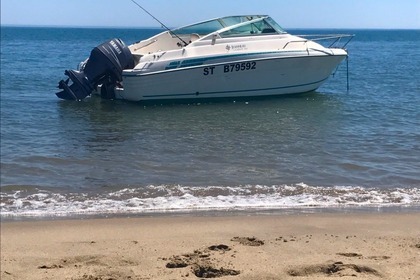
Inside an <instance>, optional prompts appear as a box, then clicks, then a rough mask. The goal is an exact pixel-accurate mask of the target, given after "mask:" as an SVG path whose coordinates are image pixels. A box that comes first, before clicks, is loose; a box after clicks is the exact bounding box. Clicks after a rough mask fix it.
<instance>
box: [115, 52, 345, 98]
mask: <svg viewBox="0 0 420 280" xmlns="http://www.w3.org/2000/svg"><path fill="white" fill-rule="evenodd" d="M346 56H347V53H346V52H345V51H344V50H342V52H341V53H339V54H323V53H322V54H318V53H317V54H316V55H308V54H306V55H300V56H286V57H284V56H283V57H271V58H267V57H264V58H262V59H255V58H254V59H248V60H236V61H232V62H223V63H216V64H206V65H200V66H195V67H186V68H181V69H173V70H165V71H158V72H152V73H146V74H142V73H141V72H140V73H138V72H136V71H124V73H123V84H124V88H123V89H120V90H117V91H116V96H115V97H116V98H117V99H125V100H130V101H152V100H183V99H210V98H239V97H258V96H270V95H282V94H294V93H302V92H308V91H313V90H316V89H317V88H318V87H320V86H321V85H322V84H323V83H324V82H325V81H326V80H327V79H328V77H329V76H330V75H331V73H332V71H334V69H335V68H336V67H337V66H338V65H339V64H340V62H341V61H343V59H344V58H345V57H346Z"/></svg>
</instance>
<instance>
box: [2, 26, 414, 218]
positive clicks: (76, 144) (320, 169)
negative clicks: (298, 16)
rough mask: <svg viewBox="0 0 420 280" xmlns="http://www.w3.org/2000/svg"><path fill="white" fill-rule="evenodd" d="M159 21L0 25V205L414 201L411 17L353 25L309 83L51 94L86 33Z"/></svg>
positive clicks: (119, 32) (130, 34) (201, 207)
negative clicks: (335, 61) (279, 90)
mask: <svg viewBox="0 0 420 280" xmlns="http://www.w3.org/2000/svg"><path fill="white" fill-rule="evenodd" d="M159 31H160V30H159V29H116V28H112V29H105V28H47V27H44V28H42V27H5V26H2V27H1V201H0V209H1V218H2V219H4V218H12V219H14V218H18V219H19V218H22V217H51V216H71V217H73V216H77V215H103V214H124V215H126V214H143V213H166V212H197V211H208V210H215V211H233V210H235V211H241V210H276V209H277V210H278V209H280V210H287V209H296V208H298V209H313V208H322V209H352V208H354V207H360V206H362V207H365V208H367V209H375V210H377V209H378V207H379V208H381V209H382V208H387V207H389V206H397V207H402V208H410V209H416V208H417V209H418V208H419V207H420V84H419V83H420V50H419V48H418V45H419V44H420V30H289V32H290V33H292V34H313V33H351V34H355V35H356V36H355V38H354V39H353V40H352V41H351V43H350V44H349V45H348V46H347V48H348V51H349V55H350V57H349V78H350V90H349V91H347V89H346V83H347V82H346V81H347V79H346V74H347V72H346V65H345V64H342V65H341V66H340V67H339V68H338V70H337V72H336V73H335V75H334V76H333V77H331V78H330V79H329V80H328V81H327V83H326V84H325V85H323V86H322V87H321V88H320V89H318V90H317V91H315V92H310V93H306V94H301V95H296V96H283V97H276V98H267V99H262V100H252V99H250V100H238V101H225V102H210V103H192V104H164V105H160V104H155V105H146V106H144V105H143V104H138V103H129V102H121V101H109V100H101V99H100V98H88V99H86V100H84V101H82V102H69V101H64V100H59V99H58V98H57V97H56V96H55V94H54V93H55V92H56V91H57V84H58V81H59V80H61V79H63V78H64V74H63V73H64V70H65V69H75V68H76V67H77V65H78V63H79V62H80V61H83V60H85V59H86V58H87V57H88V56H89V53H90V51H91V49H93V48H94V47H95V46H97V45H99V44H100V43H102V42H105V41H108V40H109V39H112V38H115V37H116V38H121V39H122V40H123V41H124V42H126V43H127V44H130V43H134V42H136V41H138V40H140V39H143V38H146V37H149V36H151V35H153V34H156V33H157V32H159Z"/></svg>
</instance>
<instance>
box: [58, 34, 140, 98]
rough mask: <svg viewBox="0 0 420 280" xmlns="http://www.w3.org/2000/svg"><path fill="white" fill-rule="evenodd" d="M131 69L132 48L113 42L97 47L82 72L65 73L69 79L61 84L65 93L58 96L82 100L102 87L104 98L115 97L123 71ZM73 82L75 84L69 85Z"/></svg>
mask: <svg viewBox="0 0 420 280" xmlns="http://www.w3.org/2000/svg"><path fill="white" fill-rule="evenodd" d="M131 68H134V57H133V55H132V54H131V52H130V50H129V48H128V47H127V46H126V45H125V44H124V42H123V41H122V40H120V39H112V40H111V41H109V42H106V43H103V44H101V45H99V46H97V47H96V48H94V49H93V50H92V52H91V53H90V56H89V59H88V60H87V62H86V64H85V65H84V67H82V69H80V70H79V71H77V70H66V71H65V72H64V74H65V75H66V76H68V77H69V78H68V79H67V80H66V81H64V80H61V81H60V82H59V83H58V88H59V89H62V91H60V92H57V93H56V95H57V96H58V97H59V98H62V99H67V100H82V99H84V98H85V97H86V96H88V95H90V94H91V93H92V91H93V90H94V89H96V87H97V86H98V85H99V84H103V89H102V92H103V93H104V95H106V97H107V98H114V97H115V94H114V91H113V89H114V87H115V86H116V85H117V83H119V82H121V81H122V71H123V70H124V69H131ZM70 80H71V81H72V82H73V83H72V84H71V85H70V86H69V81H70ZM110 91H111V92H112V94H110V93H109V92H110Z"/></svg>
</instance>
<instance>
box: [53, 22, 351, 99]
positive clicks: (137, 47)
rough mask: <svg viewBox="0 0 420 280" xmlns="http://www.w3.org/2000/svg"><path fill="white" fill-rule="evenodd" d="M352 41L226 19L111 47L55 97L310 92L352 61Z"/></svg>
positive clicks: (72, 75) (72, 73)
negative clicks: (292, 32) (349, 55)
mask: <svg viewBox="0 0 420 280" xmlns="http://www.w3.org/2000/svg"><path fill="white" fill-rule="evenodd" d="M352 36H353V35H346V34H337V35H323V36H319V35H316V36H297V35H292V34H289V33H287V32H286V31H285V30H284V29H283V28H282V27H281V26H280V25H279V24H277V23H276V22H275V21H274V20H273V19H272V18H271V17H270V16H268V15H242V16H227V17H221V18H216V19H212V20H206V21H202V22H199V23H196V24H192V25H187V26H184V27H181V28H177V29H168V30H165V31H163V32H161V33H159V34H157V35H155V36H152V37H151V38H148V39H145V40H141V41H139V42H136V43H134V44H131V45H126V44H125V43H124V42H123V41H122V40H121V39H112V40H110V41H108V42H105V43H103V44H101V45H99V46H98V47H96V48H94V49H93V50H92V51H91V54H90V57H89V58H88V59H86V60H85V61H83V62H81V63H80V67H79V68H78V70H66V71H65V75H66V76H68V78H67V80H61V81H60V82H59V88H60V89H61V91H60V92H58V93H56V94H57V96H58V97H60V98H62V99H68V100H82V99H84V98H86V97H87V96H90V95H91V94H92V92H97V93H98V94H100V96H101V97H102V98H106V99H123V100H129V101H162V100H191V99H192V100H201V99H211V98H240V97H259V96H274V95H282V94H295V93H303V92H309V91H314V90H316V89H318V88H319V87H320V86H321V85H322V84H323V83H324V82H325V81H326V80H327V79H328V78H329V77H330V75H331V74H332V73H333V72H334V71H335V69H336V68H337V67H338V65H339V64H340V63H341V62H342V61H343V60H344V59H346V58H347V56H348V53H347V51H346V49H345V47H346V45H347V44H348V42H349V41H350V40H351V38H352ZM325 41H328V42H329V45H328V46H326V45H325V44H323V43H322V42H325ZM70 81H71V82H72V83H70Z"/></svg>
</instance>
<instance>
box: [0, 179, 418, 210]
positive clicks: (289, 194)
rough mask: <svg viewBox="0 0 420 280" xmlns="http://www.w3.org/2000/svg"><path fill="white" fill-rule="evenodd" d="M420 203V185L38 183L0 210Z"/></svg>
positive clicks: (9, 196) (4, 195)
mask: <svg viewBox="0 0 420 280" xmlns="http://www.w3.org/2000/svg"><path fill="white" fill-rule="evenodd" d="M351 206H363V207H387V206H407V207H418V206H420V188H418V187H408V188H386V189H383V188H368V187H353V186H334V187H319V186H310V185H307V184H304V183H300V184H294V185H272V186H267V185H243V186H242V185H240V186H183V185H157V186H156V185H148V186H145V187H125V188H120V189H116V188H105V190H102V191H100V192H99V193H98V192H96V193H95V192H71V193H65V192H57V191H56V190H54V191H51V190H47V189H40V188H36V187H16V186H15V187H11V186H8V187H2V192H1V200H0V210H1V211H0V213H1V214H0V215H1V217H2V218H5V217H10V218H19V217H74V216H79V215H83V216H85V215H88V216H89V215H104V214H105V215H108V214H147V213H168V212H171V213H174V212H175V213H177V212H179V213H181V212H201V211H242V210H247V211H259V210H276V209H296V208H301V209H305V208H335V207H351Z"/></svg>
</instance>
